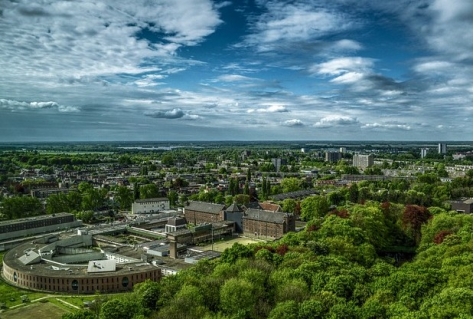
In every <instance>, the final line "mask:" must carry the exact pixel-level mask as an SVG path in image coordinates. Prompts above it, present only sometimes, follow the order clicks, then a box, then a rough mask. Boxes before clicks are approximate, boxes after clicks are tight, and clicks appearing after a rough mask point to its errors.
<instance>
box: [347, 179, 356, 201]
mask: <svg viewBox="0 0 474 319" xmlns="http://www.w3.org/2000/svg"><path fill="white" fill-rule="evenodd" d="M347 195H348V198H347V199H348V200H349V201H351V202H352V203H357V202H358V200H359V187H358V186H357V184H356V183H352V184H351V186H349V193H348V194H347Z"/></svg>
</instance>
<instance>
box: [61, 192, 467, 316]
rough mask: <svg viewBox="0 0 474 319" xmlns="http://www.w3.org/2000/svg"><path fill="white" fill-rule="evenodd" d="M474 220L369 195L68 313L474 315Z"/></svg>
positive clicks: (85, 314) (453, 213)
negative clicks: (277, 235)
mask: <svg viewBox="0 0 474 319" xmlns="http://www.w3.org/2000/svg"><path fill="white" fill-rule="evenodd" d="M472 249H473V247H472V216H471V215H466V214H460V213H456V212H453V211H446V210H444V209H441V208H436V209H435V208H426V207H424V206H419V205H403V204H393V203H390V202H376V201H367V202H365V203H364V204H348V205H345V206H344V207H338V208H335V209H333V210H331V211H330V212H329V213H328V214H327V215H325V216H324V217H316V216H315V217H314V218H312V219H311V220H310V221H309V222H308V224H307V226H306V228H305V230H303V231H301V232H297V233H288V234H287V235H286V236H284V237H283V238H281V239H280V240H278V241H275V242H271V243H258V244H252V245H248V246H243V245H239V244H234V246H232V248H229V249H227V250H225V251H224V252H223V254H222V256H221V257H220V258H219V259H217V260H212V261H201V262H200V263H198V264H197V265H196V266H195V267H193V268H190V269H188V270H185V271H182V272H180V273H178V274H177V275H176V276H169V277H164V278H163V279H162V280H161V281H160V282H151V281H147V282H144V283H142V284H139V285H137V286H135V287H134V291H133V292H132V293H128V294H124V295H121V296H119V297H113V298H112V297H107V296H98V297H97V302H96V304H95V306H94V307H93V308H92V309H87V310H81V311H79V312H76V313H73V314H66V315H64V316H63V319H80V318H101V319H112V318H122V319H138V318H153V319H158V318H209V319H211V318H216V319H217V318H222V319H224V318H235V319H237V318H279V319H286V318H288V319H303V318H334V319H336V318H367V319H370V318H374V319H375V318H400V319H402V318H439V319H442V318H446V319H448V318H459V319H462V318H472V311H473V308H472V299H473V296H472Z"/></svg>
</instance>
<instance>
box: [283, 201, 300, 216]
mask: <svg viewBox="0 0 474 319" xmlns="http://www.w3.org/2000/svg"><path fill="white" fill-rule="evenodd" d="M282 208H283V211H284V212H287V213H295V212H296V208H297V202H296V200H294V199H292V198H287V199H284V200H283V205H282Z"/></svg>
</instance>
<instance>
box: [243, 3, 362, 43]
mask: <svg viewBox="0 0 474 319" xmlns="http://www.w3.org/2000/svg"><path fill="white" fill-rule="evenodd" d="M264 6H265V9H266V11H267V12H266V13H264V14H262V15H261V16H259V18H258V20H257V22H256V23H255V25H254V29H255V33H254V34H252V35H250V36H248V37H247V38H246V43H247V44H250V45H254V46H256V47H257V48H258V50H259V51H268V50H272V49H273V48H274V47H278V46H280V45H282V44H285V43H286V44H290V43H295V42H305V41H311V40H315V39H319V38H322V37H323V36H327V35H330V34H334V33H337V32H340V31H342V30H346V29H348V28H350V27H352V26H353V25H354V22H353V21H352V20H351V19H349V17H348V16H347V14H345V13H342V12H337V11H334V10H329V9H326V8H323V7H321V6H318V5H313V4H311V3H308V2H305V1H296V2H293V3H285V2H282V1H267V2H264ZM341 44H342V45H343V46H344V45H346V46H347V45H348V44H349V43H345V44H344V43H341ZM352 46H353V44H352Z"/></svg>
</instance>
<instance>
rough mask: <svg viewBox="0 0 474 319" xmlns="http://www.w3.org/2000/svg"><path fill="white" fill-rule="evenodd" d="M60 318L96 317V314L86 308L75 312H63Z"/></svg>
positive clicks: (91, 318) (82, 318) (89, 318)
mask: <svg viewBox="0 0 474 319" xmlns="http://www.w3.org/2000/svg"><path fill="white" fill-rule="evenodd" d="M61 319H96V316H95V314H94V313H93V312H92V311H90V310H88V309H81V310H78V311H75V312H68V313H65V314H63V315H62V316H61Z"/></svg>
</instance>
